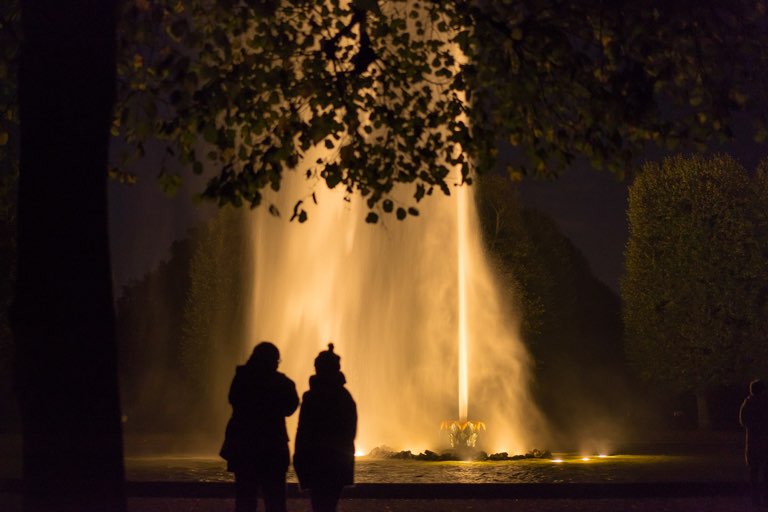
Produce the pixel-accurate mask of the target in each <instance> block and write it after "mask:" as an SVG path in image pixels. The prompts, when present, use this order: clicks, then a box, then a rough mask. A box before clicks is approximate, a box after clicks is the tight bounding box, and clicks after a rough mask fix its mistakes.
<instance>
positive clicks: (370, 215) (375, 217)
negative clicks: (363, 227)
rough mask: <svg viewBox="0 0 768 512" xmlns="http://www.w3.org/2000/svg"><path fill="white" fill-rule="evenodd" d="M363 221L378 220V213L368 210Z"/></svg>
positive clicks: (374, 222) (371, 221) (372, 221)
mask: <svg viewBox="0 0 768 512" xmlns="http://www.w3.org/2000/svg"><path fill="white" fill-rule="evenodd" d="M365 222H367V223H368V224H376V223H377V222H379V216H378V214H376V213H374V212H368V215H367V216H366V217H365Z"/></svg>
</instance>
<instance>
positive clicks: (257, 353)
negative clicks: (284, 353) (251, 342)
mask: <svg viewBox="0 0 768 512" xmlns="http://www.w3.org/2000/svg"><path fill="white" fill-rule="evenodd" d="M279 363H280V351H279V350H278V349H277V347H276V346H274V345H273V344H272V343H270V342H268V341H262V342H261V343H259V344H258V345H256V346H255V347H253V352H252V353H251V357H249V358H248V362H247V363H246V364H247V365H248V366H252V367H255V368H258V369H259V370H264V371H276V370H277V365H278V364H279Z"/></svg>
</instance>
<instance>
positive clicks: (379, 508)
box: [0, 494, 768, 512]
mask: <svg viewBox="0 0 768 512" xmlns="http://www.w3.org/2000/svg"><path fill="white" fill-rule="evenodd" d="M0 510H3V511H5V512H21V510H22V508H21V499H20V497H18V496H13V495H7V494H0ZM128 510H129V511H130V512H231V511H233V510H234V501H233V500H231V499H206V498H129V500H128ZM261 510H263V508H262V509H261ZM310 510H311V509H310V507H309V501H308V500H307V499H290V500H288V511H289V512H310ZM747 510H761V509H758V508H754V507H752V506H750V505H749V502H748V501H747V500H746V499H744V498H742V497H741V496H718V497H691V498H632V499H621V498H611V499H576V498H572V499H547V498H541V499H519V500H516V499H500V500H497V499H490V500H464V499H458V500H445V499H432V500H430V499H419V500H412V499H343V500H342V501H341V503H340V505H339V512H465V511H473V512H507V511H511V512H556V511H564V512H566V511H567V512H614V511H616V512H624V511H642V512H646V511H647V512H736V511H747ZM762 510H768V508H762Z"/></svg>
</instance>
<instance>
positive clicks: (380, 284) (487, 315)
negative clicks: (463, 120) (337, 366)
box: [243, 173, 541, 453]
mask: <svg viewBox="0 0 768 512" xmlns="http://www.w3.org/2000/svg"><path fill="white" fill-rule="evenodd" d="M306 187H307V183H306V182H305V179H304V176H301V175H293V174H292V173H288V174H287V176H286V182H285V184H284V189H283V194H281V195H280V196H279V197H278V198H277V200H278V203H279V206H280V207H281V210H282V211H291V207H292V202H291V201H292V200H293V199H292V198H295V197H303V196H304V195H306V194H307V192H306V190H307V188H306ZM288 191H290V193H288ZM453 191H454V192H457V193H454V194H453V195H451V196H450V197H447V196H441V195H436V196H434V197H431V198H428V199H427V200H426V201H425V202H424V204H423V206H422V208H421V212H422V213H421V215H420V216H419V217H415V218H409V219H407V220H405V221H402V222H401V221H397V220H395V219H394V218H393V217H386V216H385V217H384V218H383V219H382V220H381V221H380V223H379V224H376V225H371V224H366V223H365V221H364V218H365V211H366V209H365V205H364V204H360V203H361V201H355V200H353V201H352V202H346V201H344V199H343V196H342V194H341V193H340V192H336V191H331V190H327V189H325V187H324V185H322V184H321V185H320V186H318V187H317V189H316V190H315V192H316V196H317V200H318V203H319V206H318V207H317V208H314V209H312V210H310V212H309V214H310V219H309V220H308V221H307V222H306V223H303V224H298V223H295V222H294V223H288V222H287V221H286V219H277V218H273V217H271V216H270V215H269V214H268V213H267V212H266V211H261V210H258V211H256V212H255V213H254V216H253V222H252V226H253V227H252V233H253V238H252V240H253V251H254V255H255V258H254V260H255V279H254V286H253V299H252V304H251V311H252V314H251V316H250V320H251V325H250V328H249V332H250V335H249V336H248V342H249V343H250V344H251V345H250V346H246V347H243V357H245V354H246V353H247V352H248V351H249V350H250V348H251V346H252V344H253V343H256V342H257V341H259V340H262V339H266V340H271V341H273V342H275V343H276V344H277V345H278V346H279V347H280V350H281V355H282V364H281V370H282V371H284V372H285V373H286V374H288V375H289V376H290V377H291V378H293V379H294V380H296V383H297V385H298V387H299V391H300V392H301V391H302V390H304V389H306V387H307V380H308V377H309V375H311V373H312V361H313V360H314V357H315V356H316V355H317V352H319V351H320V350H322V349H323V348H324V347H325V346H326V344H327V343H328V341H329V340H332V341H333V342H334V343H335V344H336V347H337V352H338V353H339V354H340V355H341V357H342V370H343V371H344V372H345V374H346V376H347V381H348V387H349V389H350V391H351V392H352V394H353V396H354V397H355V400H356V401H357V405H358V413H359V417H360V421H359V429H358V437H357V447H358V450H359V451H364V452H365V453H367V452H368V451H369V450H371V449H372V448H374V447H376V446H380V445H387V446H391V447H393V448H395V449H399V450H400V449H411V450H415V451H417V452H418V451H419V450H421V449H423V448H440V447H442V446H444V445H445V444H446V440H445V435H444V433H443V434H441V432H440V430H439V425H440V419H441V418H450V417H455V414H456V412H455V411H456V409H455V405H454V404H456V401H457V392H456V391H457V385H456V383H457V382H459V389H458V401H459V403H460V409H459V417H460V420H462V421H466V418H467V411H468V409H469V408H470V407H471V410H472V414H473V415H474V417H477V418H483V420H484V421H485V423H486V425H488V430H487V431H486V432H484V433H483V438H482V447H483V449H485V450H486V451H489V452H491V451H494V452H500V451H508V452H510V453H522V452H524V451H525V450H528V449H530V448H531V447H533V446H535V445H536V443H537V442H540V440H539V439H536V438H534V433H536V432H540V430H541V428H540V427H541V423H540V416H539V413H538V411H537V409H536V407H535V406H534V405H533V403H532V401H531V398H530V394H529V390H528V382H529V373H528V368H529V359H528V354H527V353H526V350H525V348H524V346H523V345H522V343H521V341H520V339H519V338H518V335H517V321H518V319H517V317H516V312H515V311H514V310H513V309H512V308H511V307H510V306H509V304H508V303H507V302H505V300H504V297H503V295H502V294H501V293H500V290H498V288H497V285H496V281H495V279H494V275H493V272H492V270H491V267H490V265H489V263H488V261H487V257H486V254H485V250H484V248H483V243H482V239H481V235H480V228H479V226H478V224H477V222H478V221H477V215H476V212H475V206H474V202H473V200H472V197H471V193H472V190H471V189H470V188H468V187H466V186H462V187H458V188H454V189H453ZM457 196H458V197H459V198H461V196H465V199H464V203H465V211H466V217H465V219H466V226H465V227H464V228H463V229H462V231H463V232H464V233H465V234H466V236H465V237H463V238H459V237H457V231H458V229H459V228H458V226H459V225H460V223H459V220H458V216H457V214H456V212H457V207H456V202H457ZM283 198H284V199H283ZM280 201H282V203H280ZM460 249H461V250H460ZM461 254H463V256H460V255H461ZM460 261H461V262H462V263H461V264H459V262H460ZM457 268H458V269H459V276H463V277H459V279H457ZM460 290H463V293H460ZM461 296H463V298H461V299H460V297H461ZM460 303H461V304H463V305H464V306H463V308H462V307H459V304H460ZM457 333H460V334H459V335H458V338H459V339H460V340H462V341H461V343H457ZM470 389H471V393H470ZM470 396H471V404H470V402H469V397H470ZM293 420H294V421H295V418H293ZM293 428H294V425H292V424H289V432H290V431H291V430H292V429H293Z"/></svg>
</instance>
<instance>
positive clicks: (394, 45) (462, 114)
mask: <svg viewBox="0 0 768 512" xmlns="http://www.w3.org/2000/svg"><path fill="white" fill-rule="evenodd" d="M765 15H766V7H765V2H762V1H754V0H750V1H746V0H744V1H734V2H728V4H727V5H724V4H723V3H722V2H716V1H714V0H713V1H704V2H702V1H696V2H693V1H683V2H668V1H661V0H653V1H649V2H642V3H636V2H604V1H599V0H590V1H586V2H585V1H578V2H577V1H560V0H536V1H532V0H531V1H525V0H522V1H514V0H505V1H499V2H490V1H484V0H463V1H462V0H452V1H447V2H437V1H430V0H422V1H417V0H327V1H325V2H316V1H309V0H294V1H287V2H278V1H270V0H250V1H240V0H223V1H214V0H190V1H186V2H180V1H177V0H136V1H133V2H126V3H125V10H124V12H123V15H122V25H121V29H120V55H121V59H122V60H121V62H122V64H121V66H120V76H121V79H120V88H121V93H120V98H121V99H120V101H119V103H118V107H117V111H116V120H115V125H114V133H115V134H116V135H120V136H122V137H124V139H125V140H127V141H128V142H129V143H130V144H132V145H133V146H134V147H135V148H137V150H138V151H137V152H135V154H139V155H140V154H142V151H143V148H144V145H145V144H147V142H148V141H149V140H151V139H160V140H162V141H164V142H165V143H166V144H167V155H168V157H169V158H175V159H178V160H180V161H181V162H182V163H184V164H186V165H188V166H189V167H191V168H193V169H194V170H195V171H196V172H203V169H204V168H205V166H206V165H209V164H210V163H212V164H213V165H214V166H215V168H216V170H217V171H218V172H216V173H215V175H214V177H213V178H212V179H211V180H210V182H209V184H208V186H207V188H206V190H205V195H207V196H209V197H214V198H218V200H219V201H220V202H221V203H234V204H237V205H239V204H243V203H245V204H250V205H251V206H254V207H255V206H258V205H259V204H261V203H262V201H263V200H264V197H265V196H264V191H265V190H266V189H270V188H271V189H274V190H278V189H279V188H280V186H281V182H282V178H283V175H284V173H286V172H298V173H303V174H304V175H306V177H307V179H308V180H311V181H314V182H316V183H322V182H324V183H325V184H326V185H327V186H328V187H330V188H335V187H343V189H344V190H345V191H346V193H347V194H348V196H351V195H353V194H354V193H356V192H359V193H360V194H361V195H362V196H363V197H364V198H365V200H366V202H367V205H368V207H369V208H370V209H371V211H370V212H369V214H368V220H370V221H372V222H375V221H376V219H377V218H378V215H379V214H380V213H381V212H389V213H391V212H394V213H395V214H396V216H397V217H398V218H400V219H402V218H404V217H405V216H406V215H407V214H408V213H410V214H417V213H418V211H417V210H416V209H415V206H416V203H418V202H419V201H420V200H421V199H422V198H423V197H424V196H426V195H429V194H431V193H432V192H433V191H436V190H440V191H442V192H444V193H450V187H449V186H448V185H449V184H450V183H451V181H452V180H453V178H450V179H449V175H450V174H451V172H452V169H460V178H461V180H463V181H470V180H471V177H472V176H473V175H474V174H475V173H483V172H484V171H486V170H488V169H491V168H494V166H496V165H497V161H496V152H497V149H496V148H497V146H498V144H499V143H500V142H503V143H507V144H509V145H511V146H512V148H514V149H515V153H516V157H515V159H514V161H515V164H514V166H510V168H509V169H508V171H509V173H510V174H511V176H512V177H513V178H520V177H522V176H523V175H525V174H528V173H540V174H550V175H554V174H557V172H558V171H559V170H561V169H563V168H564V167H566V166H567V165H568V164H569V163H570V162H571V161H572V160H573V159H574V158H575V157H577V156H579V155H583V156H586V157H587V158H588V159H589V160H590V161H591V163H592V164H593V165H594V166H596V167H600V168H608V169H610V170H612V171H614V172H616V173H619V174H620V173H622V172H624V171H625V170H626V169H627V166H628V164H629V162H630V161H631V159H632V158H633V157H634V156H636V155H637V154H638V153H639V152H640V151H641V150H642V149H643V148H644V147H645V146H646V145H647V144H649V143H655V144H664V145H670V146H675V145H677V144H679V143H681V142H683V141H694V142H700V143H705V142H709V141H711V140H712V139H713V138H717V137H728V136H730V134H731V125H732V119H731V114H732V113H733V112H734V111H736V110H739V109H744V108H748V109H751V110H752V111H753V112H755V113H756V114H757V115H756V117H755V119H756V120H757V121H758V124H757V125H756V129H757V131H756V133H757V134H758V136H760V137H763V136H764V135H765V126H764V123H763V122H764V117H762V114H763V110H762V107H763V99H764V98H763V97H762V95H763V94H764V88H763V87H762V86H758V85H755V84H760V83H761V80H762V78H763V76H762V75H763V73H764V72H765V70H764V66H763V65H762V64H763V63H762V62H761V61H760V59H762V58H763V57H762V55H764V51H765V48H766V41H768V39H767V38H766V35H768V34H767V33H766V26H767V25H766V23H765ZM761 123H763V124H761ZM201 141H203V142H201ZM161 176H162V178H163V181H164V183H165V184H167V185H171V186H172V185H174V184H176V183H178V177H176V176H174V175H172V174H171V173H170V172H167V171H165V170H161ZM396 183H406V184H409V187H411V191H412V201H411V205H410V207H408V206H407V205H406V206H404V207H400V208H397V207H395V206H394V204H393V202H392V201H391V200H390V199H388V197H387V195H388V193H389V192H390V191H391V190H392V188H393V187H394V186H395V184H396ZM308 199H309V197H305V198H297V203H296V207H295V209H294V211H293V212H292V215H291V218H298V220H300V221H303V220H305V219H306V216H307V213H306V209H305V208H304V205H305V204H307V203H308V202H309V201H308ZM312 199H314V196H312ZM270 211H271V212H272V213H273V214H279V213H280V212H278V211H277V209H276V207H275V206H274V205H270Z"/></svg>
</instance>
